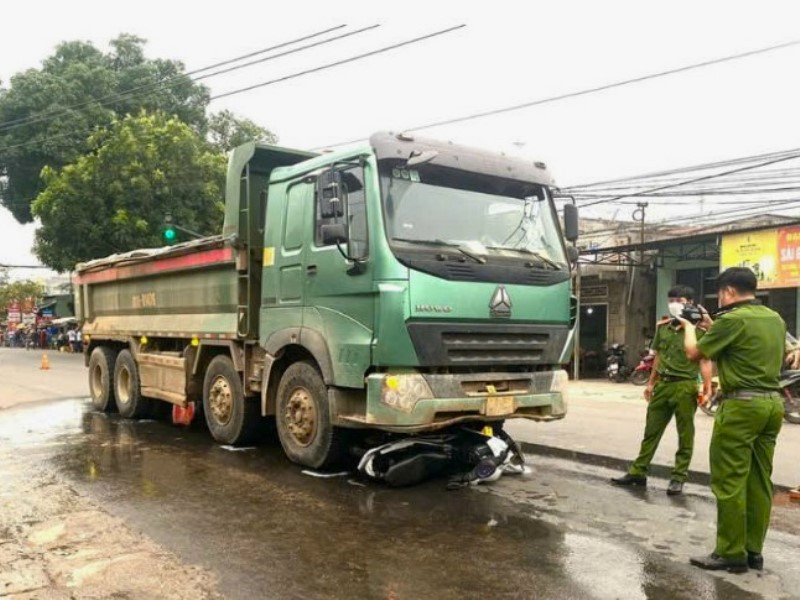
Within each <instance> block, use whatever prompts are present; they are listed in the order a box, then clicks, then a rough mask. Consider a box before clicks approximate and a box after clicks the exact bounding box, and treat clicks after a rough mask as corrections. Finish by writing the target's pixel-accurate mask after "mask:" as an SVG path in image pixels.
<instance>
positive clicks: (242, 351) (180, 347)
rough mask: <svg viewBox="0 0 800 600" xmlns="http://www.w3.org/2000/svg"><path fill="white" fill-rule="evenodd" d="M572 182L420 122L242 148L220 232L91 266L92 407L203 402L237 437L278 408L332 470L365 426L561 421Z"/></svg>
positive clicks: (83, 296)
mask: <svg viewBox="0 0 800 600" xmlns="http://www.w3.org/2000/svg"><path fill="white" fill-rule="evenodd" d="M554 189H555V188H554V187H553V182H552V179H551V176H550V174H549V172H548V171H547V169H546V167H545V165H544V164H542V163H538V162H533V161H528V160H522V159H518V158H510V157H507V156H505V155H501V154H494V153H490V152H486V151H482V150H477V149H473V148H466V147H463V146H458V145H454V144H452V143H443V142H437V141H434V140H429V139H424V138H419V137H416V136H413V137H412V136H409V135H405V134H400V135H395V134H390V133H379V134H375V135H373V136H372V137H371V138H370V139H369V141H368V142H364V143H363V144H362V145H358V146H353V147H350V148H347V149H343V150H340V151H336V152H329V153H322V154H314V153H309V152H302V151H297V150H289V149H285V148H279V147H274V146H266V145H260V144H256V143H248V144H245V145H243V146H240V147H238V148H236V149H235V150H233V151H232V152H231V154H230V157H229V162H228V174H227V183H226V197H225V209H224V210H225V214H224V224H223V227H222V232H221V234H220V235H217V236H211V237H207V238H201V239H194V240H191V241H187V242H183V243H178V244H176V245H172V246H167V247H163V248H155V249H144V250H138V251H133V252H127V253H124V254H116V255H112V256H109V257H107V258H102V259H98V260H93V261H91V262H86V263H82V264H80V265H78V266H77V267H76V270H75V273H74V276H73V281H74V288H75V297H76V307H77V309H78V312H79V319H80V321H81V322H82V329H83V333H84V341H85V360H86V365H87V366H88V369H89V389H90V392H91V400H92V403H93V405H94V407H95V408H96V409H98V410H103V411H111V410H118V411H119V413H120V414H121V415H122V416H123V417H127V418H140V417H143V416H147V415H149V414H151V411H152V410H153V408H154V407H158V406H167V405H163V404H162V403H171V404H172V405H173V406H172V408H173V419H175V418H176V417H175V415H176V414H180V415H182V417H181V418H184V419H188V418H191V417H192V416H193V415H194V412H195V410H196V411H197V416H198V417H200V415H202V417H203V418H204V419H205V422H206V424H207V426H208V429H209V430H210V432H211V435H212V436H213V437H214V439H215V440H216V441H217V442H219V443H222V444H242V443H246V442H247V441H248V439H250V438H251V436H252V435H253V434H254V432H255V431H256V430H257V429H258V426H259V425H260V422H261V421H262V419H263V418H264V417H274V419H275V425H276V429H277V434H278V436H279V438H280V442H281V445H282V447H283V449H284V451H285V452H286V454H287V456H288V457H289V458H290V459H291V460H292V461H294V462H296V463H299V464H302V465H306V466H309V467H314V468H318V467H323V466H327V465H330V464H332V463H334V462H336V460H337V459H338V458H339V457H341V456H342V454H343V453H346V452H348V440H349V439H351V438H352V437H357V436H355V435H354V432H358V431H359V430H361V431H365V430H367V431H382V432H391V433H393V434H414V435H420V434H426V433H432V432H443V431H446V430H448V429H451V428H461V427H470V428H474V429H477V430H481V429H482V428H483V427H484V426H485V425H487V424H490V425H491V424H494V426H495V427H496V428H497V427H501V423H502V421H503V420H505V419H509V418H524V419H534V420H540V421H547V420H553V419H559V418H562V417H563V416H564V415H565V412H566V404H565V400H564V390H565V387H566V382H567V374H566V372H565V371H563V370H562V369H561V365H563V364H566V363H567V362H569V359H570V354H571V348H572V343H573V337H574V324H575V318H576V308H577V307H576V302H575V298H574V297H573V296H572V295H571V289H570V286H571V277H570V273H571V262H572V261H573V260H574V259H575V251H574V248H573V247H572V246H569V247H568V245H567V244H565V239H566V240H572V241H574V239H575V238H576V237H577V229H578V221H577V211H576V209H575V207H574V206H573V205H568V206H567V208H566V210H565V211H564V214H565V216H564V224H563V227H562V225H561V223H560V222H559V219H558V217H557V212H556V209H555V204H554V198H553V194H554ZM187 415H188V416H187ZM361 437H362V438H363V434H362V435H361ZM388 437H389V438H393V439H396V436H391V435H390V436H388Z"/></svg>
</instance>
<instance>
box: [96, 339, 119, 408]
mask: <svg viewBox="0 0 800 600" xmlns="http://www.w3.org/2000/svg"><path fill="white" fill-rule="evenodd" d="M116 359H117V353H116V352H115V351H114V350H112V349H111V348H109V347H108V346H97V347H96V348H95V349H94V350H92V354H91V356H90V357H89V395H90V396H91V398H92V406H93V407H94V409H95V410H99V411H101V412H112V411H113V410H114V409H115V408H116V407H117V404H116V402H115V399H114V386H113V385H112V379H113V376H114V362H115V361H116Z"/></svg>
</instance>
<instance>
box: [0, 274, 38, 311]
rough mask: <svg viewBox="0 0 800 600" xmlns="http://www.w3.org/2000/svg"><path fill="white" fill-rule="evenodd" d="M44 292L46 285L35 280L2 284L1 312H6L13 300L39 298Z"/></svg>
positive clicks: (0, 295)
mask: <svg viewBox="0 0 800 600" xmlns="http://www.w3.org/2000/svg"><path fill="white" fill-rule="evenodd" d="M43 294H44V287H43V286H42V284H40V283H37V282H35V281H27V280H26V281H13V282H10V283H6V284H3V285H0V314H2V315H5V314H6V309H7V308H8V305H9V304H10V303H11V302H14V301H22V300H25V299H27V298H33V299H35V300H38V299H40V298H41V297H42V295H43Z"/></svg>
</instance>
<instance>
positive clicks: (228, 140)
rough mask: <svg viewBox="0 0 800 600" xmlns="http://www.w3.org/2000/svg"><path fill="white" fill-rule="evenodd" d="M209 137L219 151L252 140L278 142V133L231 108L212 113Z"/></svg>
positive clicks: (230, 148) (267, 142)
mask: <svg viewBox="0 0 800 600" xmlns="http://www.w3.org/2000/svg"><path fill="white" fill-rule="evenodd" d="M208 139H209V143H210V144H211V146H212V148H214V149H215V150H217V151H219V152H227V151H228V150H232V149H233V148H235V147H236V146H240V145H242V144H244V143H245V142H250V141H256V142H264V143H266V144H277V143H278V136H277V135H275V134H274V133H272V132H271V131H269V130H268V129H265V128H263V127H261V125H258V124H257V123H254V122H253V121H251V120H250V119H245V118H240V117H237V116H236V115H234V114H233V113H232V112H231V111H229V110H222V111H220V112H218V113H216V114H213V115H211V118H209V120H208Z"/></svg>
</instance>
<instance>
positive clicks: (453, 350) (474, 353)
mask: <svg viewBox="0 0 800 600" xmlns="http://www.w3.org/2000/svg"><path fill="white" fill-rule="evenodd" d="M441 339H442V345H443V346H444V349H445V352H446V353H447V358H448V359H449V361H450V362H451V363H456V364H458V363H461V364H472V363H480V364H483V363H486V362H502V363H508V362H523V363H529V362H538V361H539V360H541V357H542V352H543V351H544V348H545V347H546V346H547V342H548V340H549V339H550V335H549V334H547V333H497V332H485V333H484V332H468V333H464V332H447V331H446V332H442V338H441Z"/></svg>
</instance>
